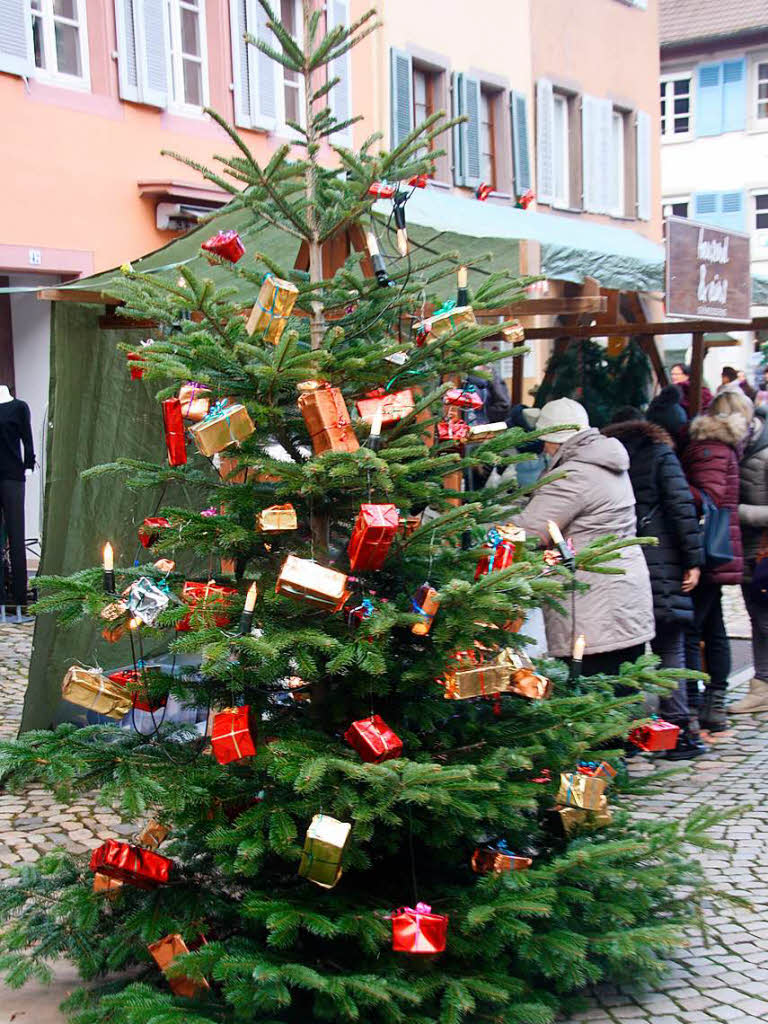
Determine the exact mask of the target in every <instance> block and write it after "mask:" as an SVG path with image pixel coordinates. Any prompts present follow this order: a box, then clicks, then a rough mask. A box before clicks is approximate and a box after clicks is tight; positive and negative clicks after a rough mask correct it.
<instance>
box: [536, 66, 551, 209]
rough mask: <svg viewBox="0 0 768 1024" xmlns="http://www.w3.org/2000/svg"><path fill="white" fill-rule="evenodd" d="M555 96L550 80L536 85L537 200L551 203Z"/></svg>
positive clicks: (541, 80) (542, 80)
mask: <svg viewBox="0 0 768 1024" xmlns="http://www.w3.org/2000/svg"><path fill="white" fill-rule="evenodd" d="M554 141H555V94H554V92H553V89H552V83H551V82H550V81H549V79H546V78H540V79H539V80H538V82H537V83H536V181H537V183H538V196H537V199H538V200H539V202H540V203H551V202H552V200H553V199H554V194H555V153H554Z"/></svg>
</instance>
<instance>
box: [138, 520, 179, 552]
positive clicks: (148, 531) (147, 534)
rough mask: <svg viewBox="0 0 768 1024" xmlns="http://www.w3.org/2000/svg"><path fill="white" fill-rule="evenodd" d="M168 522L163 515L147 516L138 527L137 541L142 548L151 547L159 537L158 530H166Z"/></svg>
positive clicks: (168, 525)
mask: <svg viewBox="0 0 768 1024" xmlns="http://www.w3.org/2000/svg"><path fill="white" fill-rule="evenodd" d="M170 525H171V524H170V522H169V521H168V520H167V519H166V518H165V516H147V518H146V519H145V520H144V522H143V523H142V524H141V526H140V527H139V541H140V542H141V546H142V547H143V548H151V547H152V545H153V544H154V543H155V542H156V541H157V540H159V539H160V531H161V530H167V529H168V528H169V527H170Z"/></svg>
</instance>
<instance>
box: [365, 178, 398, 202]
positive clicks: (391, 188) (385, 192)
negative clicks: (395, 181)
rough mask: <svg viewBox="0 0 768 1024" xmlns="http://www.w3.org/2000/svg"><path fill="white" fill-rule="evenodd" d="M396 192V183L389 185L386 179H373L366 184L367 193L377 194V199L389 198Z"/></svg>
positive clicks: (370, 194)
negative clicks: (369, 183) (371, 182)
mask: <svg viewBox="0 0 768 1024" xmlns="http://www.w3.org/2000/svg"><path fill="white" fill-rule="evenodd" d="M395 192H397V185H390V184H389V183H388V182H386V181H374V182H373V184H371V185H369V186H368V195H369V196H377V197H378V198H379V199H391V198H392V197H393V196H394V194H395Z"/></svg>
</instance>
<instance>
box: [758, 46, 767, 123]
mask: <svg viewBox="0 0 768 1024" xmlns="http://www.w3.org/2000/svg"><path fill="white" fill-rule="evenodd" d="M755 84H756V86H757V107H756V115H757V119H758V121H765V120H768V60H761V61H758V63H757V64H756V66H755Z"/></svg>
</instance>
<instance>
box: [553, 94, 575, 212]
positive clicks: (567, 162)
mask: <svg viewBox="0 0 768 1024" xmlns="http://www.w3.org/2000/svg"><path fill="white" fill-rule="evenodd" d="M558 106H560V107H562V108H563V110H564V111H565V118H564V122H563V130H564V132H565V135H564V137H563V138H562V139H561V145H562V151H563V174H562V179H563V184H564V185H565V190H566V192H565V195H557V177H558V174H557V166H556V155H557V152H556V151H557V147H556V144H555V138H556V135H557V134H558V133H557V124H556V121H557V115H556V113H554V112H555V111H556V110H557V108H558ZM572 107H573V97H572V96H571V95H569V94H568V93H566V92H563V91H561V90H560V89H558V88H557V86H555V87H554V89H553V106H552V109H553V132H552V204H551V205H552V208H553V209H558V210H570V209H572V198H573V190H572V182H571V120H572V113H573V110H572Z"/></svg>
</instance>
